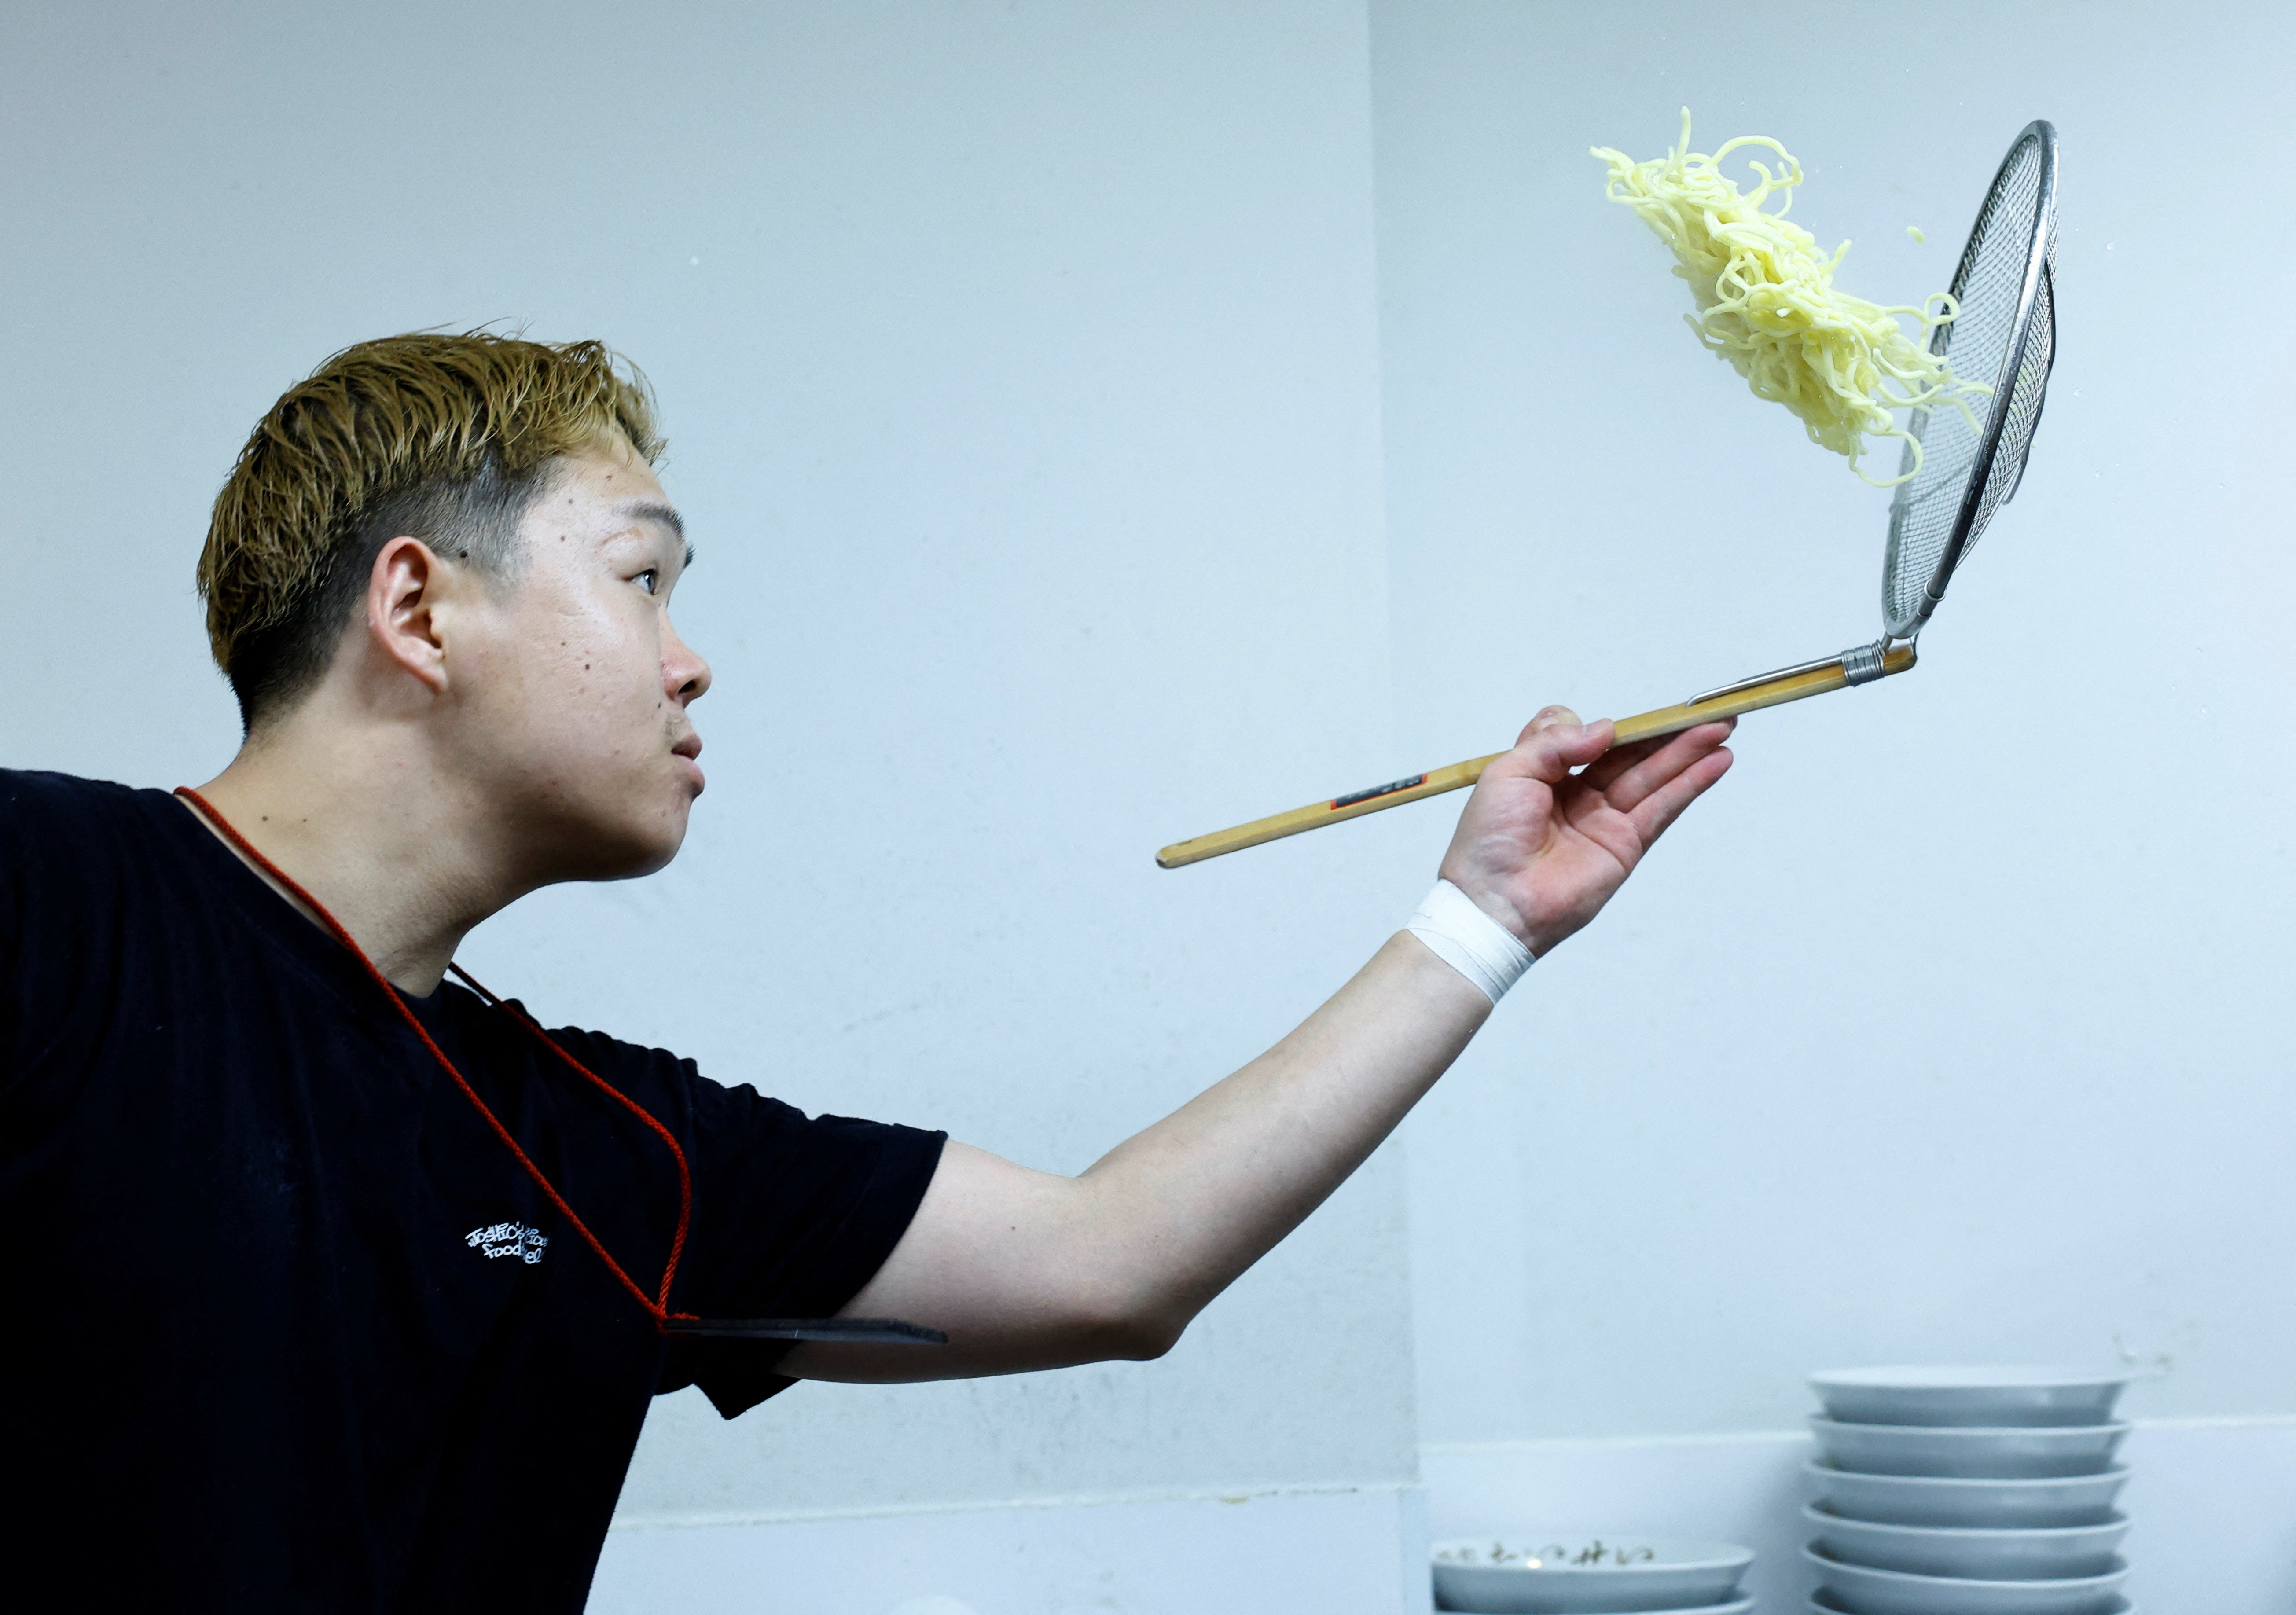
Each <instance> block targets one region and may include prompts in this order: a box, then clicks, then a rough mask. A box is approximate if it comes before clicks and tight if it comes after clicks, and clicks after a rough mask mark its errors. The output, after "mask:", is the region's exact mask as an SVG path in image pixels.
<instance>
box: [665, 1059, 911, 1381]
mask: <svg viewBox="0 0 2296 1615" xmlns="http://www.w3.org/2000/svg"><path fill="white" fill-rule="evenodd" d="M689 1069H690V1068H689ZM690 1084H691V1092H692V1095H693V1111H692V1114H693V1139H694V1147H693V1152H692V1154H693V1177H694V1184H693V1228H692V1230H691V1231H690V1233H689V1234H687V1238H686V1250H685V1258H684V1259H683V1260H682V1261H681V1262H680V1263H679V1265H678V1293H677V1296H676V1305H677V1307H678V1308H679V1309H680V1310H682V1311H685V1312H691V1313H693V1314H696V1315H698V1316H702V1317H733V1318H741V1317H829V1316H833V1315H834V1314H835V1313H836V1312H837V1311H838V1309H839V1308H842V1307H843V1306H844V1305H845V1304H846V1303H847V1302H848V1301H849V1300H851V1299H853V1298H854V1296H856V1295H857V1294H858V1293H859V1292H860V1290H861V1287H862V1286H863V1285H864V1284H866V1283H868V1282H869V1280H870V1279H871V1278H872V1277H873V1276H874V1275H875V1274H876V1272H877V1269H878V1268H880V1267H882V1266H884V1263H885V1258H887V1257H888V1256H890V1255H891V1254H892V1250H893V1247H894V1246H895V1245H896V1244H897V1243H898V1242H899V1241H900V1237H901V1235H902V1234H904V1233H906V1231H907V1229H908V1226H909V1221H910V1219H911V1218H912V1217H914V1216H915V1215H916V1210H917V1205H918V1203H919V1202H920V1201H922V1200H923V1199H924V1193H925V1188H926V1185H929V1184H931V1182H932V1175H933V1171H934V1168H936V1167H938V1166H939V1163H940V1151H941V1145H942V1144H945V1143H946V1142H947V1136H948V1135H947V1134H945V1133H928V1132H922V1131H920V1130H919V1129H917V1128H915V1127H894V1126H890V1125H887V1124H886V1123H883V1122H875V1121H860V1120H857V1119H853V1118H851V1117H848V1116H815V1117H808V1116H807V1115H806V1114H805V1112H804V1111H799V1110H798V1109H797V1108H796V1107H794V1106H792V1105H787V1104H783V1103H781V1102H780V1101H779V1100H776V1099H767V1098H766V1097H764V1096H762V1095H761V1094H758V1091H757V1090H756V1089H755V1088H752V1087H749V1086H742V1087H731V1088H729V1087H726V1086H722V1085H721V1084H718V1083H715V1082H712V1081H710V1080H709V1078H705V1077H701V1076H698V1075H697V1076H694V1077H693V1078H690ZM788 1349H789V1348H788V1345H787V1344H786V1343H784V1344H781V1345H778V1346H776V1345H772V1344H768V1343H767V1342H763V1341H757V1340H673V1341H672V1342H671V1343H670V1349H669V1357H668V1361H667V1363H666V1364H665V1365H664V1367H663V1370H662V1377H661V1381H660V1386H659V1389H660V1390H665V1391H669V1390H683V1389H684V1388H685V1386H687V1385H699V1386H700V1387H701V1391H702V1394H703V1395H705V1396H707V1397H708V1398H709V1400H710V1402H711V1403H712V1404H713V1405H714V1406H716V1407H717V1411H718V1412H719V1413H720V1414H723V1415H725V1416H726V1418H728V1419H730V1418H733V1417H734V1416H735V1415H736V1414H742V1413H744V1412H747V1411H748V1410H749V1409H750V1408H751V1407H754V1406H757V1405H758V1403H759V1402H762V1401H764V1400H765V1399H766V1398H767V1397H770V1396H772V1395H774V1394H775V1392H777V1391H780V1390H784V1389H786V1388H787V1387H788V1386H789V1385H790V1384H791V1381H790V1380H789V1379H788V1377H787V1376H785V1375H783V1374H781V1373H775V1365H777V1364H778V1363H779V1362H780V1361H781V1358H782V1357H783V1353H785V1352H786V1351H787V1350H788Z"/></svg>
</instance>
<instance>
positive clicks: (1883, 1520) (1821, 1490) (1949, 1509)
mask: <svg viewBox="0 0 2296 1615" xmlns="http://www.w3.org/2000/svg"><path fill="white" fill-rule="evenodd" d="M1802 1469H1803V1472H1805V1473H1806V1474H1808V1476H1809V1477H1810V1479H1811V1480H1815V1481H1816V1483H1817V1489H1818V1500H1819V1501H1820V1502H1821V1503H1823V1504H1825V1506H1826V1507H1827V1508H1830V1509H1832V1510H1833V1512H1834V1513H1837V1514H1840V1515H1841V1517H1842V1518H1843V1519H1845V1520H1870V1521H1873V1522H1874V1523H1875V1524H1876V1525H1967V1526H1994V1527H1997V1528H2000V1529H2012V1528H2031V1527H2046V1526H2054V1525H2097V1524H2100V1523H2102V1522H2103V1521H2107V1520H2110V1519H2111V1518H2112V1500H2113V1499H2114V1498H2115V1497H2117V1496H2120V1488H2122V1487H2124V1486H2126V1485H2128V1465H2127V1464H2125V1463H2124V1464H2120V1465H2119V1466H2118V1467H2116V1468H2112V1469H2109V1470H2106V1471H2105V1472H2103V1474H2099V1475H2046V1476H2043V1477H2041V1478H2040V1479H2038V1480H1962V1479H1959V1478H1956V1477H1954V1476H1950V1475H1857V1474H1852V1473H1850V1472H1849V1471H1847V1470H1840V1469H1833V1468H1829V1467H1828V1466H1827V1465H1825V1464H1823V1463H1806V1464H1804V1465H1803V1466H1802Z"/></svg>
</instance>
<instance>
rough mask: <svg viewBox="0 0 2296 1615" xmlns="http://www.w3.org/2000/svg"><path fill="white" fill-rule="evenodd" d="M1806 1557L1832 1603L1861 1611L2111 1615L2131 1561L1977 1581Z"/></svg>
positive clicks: (1869, 1614)
mask: <svg viewBox="0 0 2296 1615" xmlns="http://www.w3.org/2000/svg"><path fill="white" fill-rule="evenodd" d="M1802 1557H1803V1558H1805V1559H1807V1560H1808V1561H1809V1562H1810V1563H1811V1564H1813V1565H1815V1566H1816V1567H1817V1578H1818V1581H1819V1582H1820V1583H1821V1584H1822V1585H1823V1586H1824V1588H1825V1591H1826V1592H1829V1593H1831V1594H1833V1601H1834V1602H1835V1603H1840V1604H1841V1605H1842V1606H1843V1607H1844V1608H1845V1609H1849V1610H1854V1611H1857V1615H2111V1612H2112V1610H2113V1609H2114V1608H2115V1607H2116V1606H2117V1605H2118V1604H2120V1584H2121V1583H2122V1582H2123V1581H2126V1580H2127V1579H2128V1563H2127V1562H2125V1561H2122V1560H2119V1559H2116V1560H2114V1561H2113V1562H2112V1570H2108V1571H2106V1572H2105V1573H2104V1574H2103V1575H2102V1576H2071V1577H2063V1578H2057V1579H2053V1580H2049V1581H1979V1580H1975V1579H1973V1578H1970V1577H1966V1576H1912V1575H1908V1574H1907V1573H1906V1572H1905V1571H1903V1570H1873V1569H1870V1568H1869V1567H1867V1566H1866V1565H1862V1564H1844V1563H1843V1562H1841V1560H1839V1559H1829V1558H1828V1557H1826V1555H1825V1554H1821V1553H1819V1552H1818V1551H1817V1550H1816V1548H1804V1549H1803V1550H1802Z"/></svg>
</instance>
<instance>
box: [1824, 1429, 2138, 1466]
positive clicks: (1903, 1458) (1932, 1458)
mask: <svg viewBox="0 0 2296 1615" xmlns="http://www.w3.org/2000/svg"><path fill="white" fill-rule="evenodd" d="M1809 1428H1810V1430H1811V1431H1812V1432H1813V1433H1815V1434H1816V1437H1817V1450H1818V1452H1819V1454H1820V1455H1823V1456H1824V1458H1825V1461H1826V1462H1827V1463H1831V1464H1832V1465H1833V1467H1834V1468H1836V1469H1846V1470H1852V1471H1855V1472H1857V1473H1860V1474H1866V1475H1958V1476H1962V1477H1964V1478H1985V1479H2003V1478H2013V1477H2018V1476H2035V1475H2094V1474H2098V1473H2101V1472H2103V1471H2104V1470H2106V1469H2109V1468H2111V1467H2112V1454H2113V1449H2114V1448H2115V1447H2119V1446H2120V1439H2121V1438H2122V1437H2123V1436H2126V1435H2127V1434H2128V1425H2126V1424H2056V1425H2031V1424H2029V1425H2016V1426H2010V1427H2005V1428H1996V1429H1989V1430H1980V1429H1974V1428H1972V1429H1956V1430H1947V1429H1940V1428H1939V1427H1937V1426H1935V1425H1928V1424H1844V1423H1842V1422H1840V1421H1839V1420H1835V1419H1824V1418H1813V1419H1811V1420H1810V1422H1809Z"/></svg>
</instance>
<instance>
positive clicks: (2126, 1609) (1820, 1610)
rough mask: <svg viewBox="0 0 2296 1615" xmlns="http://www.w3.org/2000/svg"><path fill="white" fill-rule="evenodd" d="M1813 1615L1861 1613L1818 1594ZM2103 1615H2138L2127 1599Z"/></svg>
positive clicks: (1812, 1604) (2107, 1608) (1811, 1597)
mask: <svg viewBox="0 0 2296 1615" xmlns="http://www.w3.org/2000/svg"><path fill="white" fill-rule="evenodd" d="M1809 1607H1810V1610H1811V1611H1812V1615H1860V1611H1857V1610H1853V1609H1851V1608H1850V1607H1849V1605H1848V1604H1846V1603H1841V1602H1840V1601H1838V1600H1837V1599H1835V1598H1834V1596H1833V1595H1832V1594H1831V1593H1825V1592H1817V1593H1812V1594H1811V1595H1809ZM2103 1615H2136V1605H2135V1604H2133V1603H2129V1602H2128V1600H2127V1599H2126V1598H2116V1599H2114V1600H2113V1601H2112V1603H2109V1604H2107V1605H2105V1606H2104V1611H2103Z"/></svg>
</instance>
